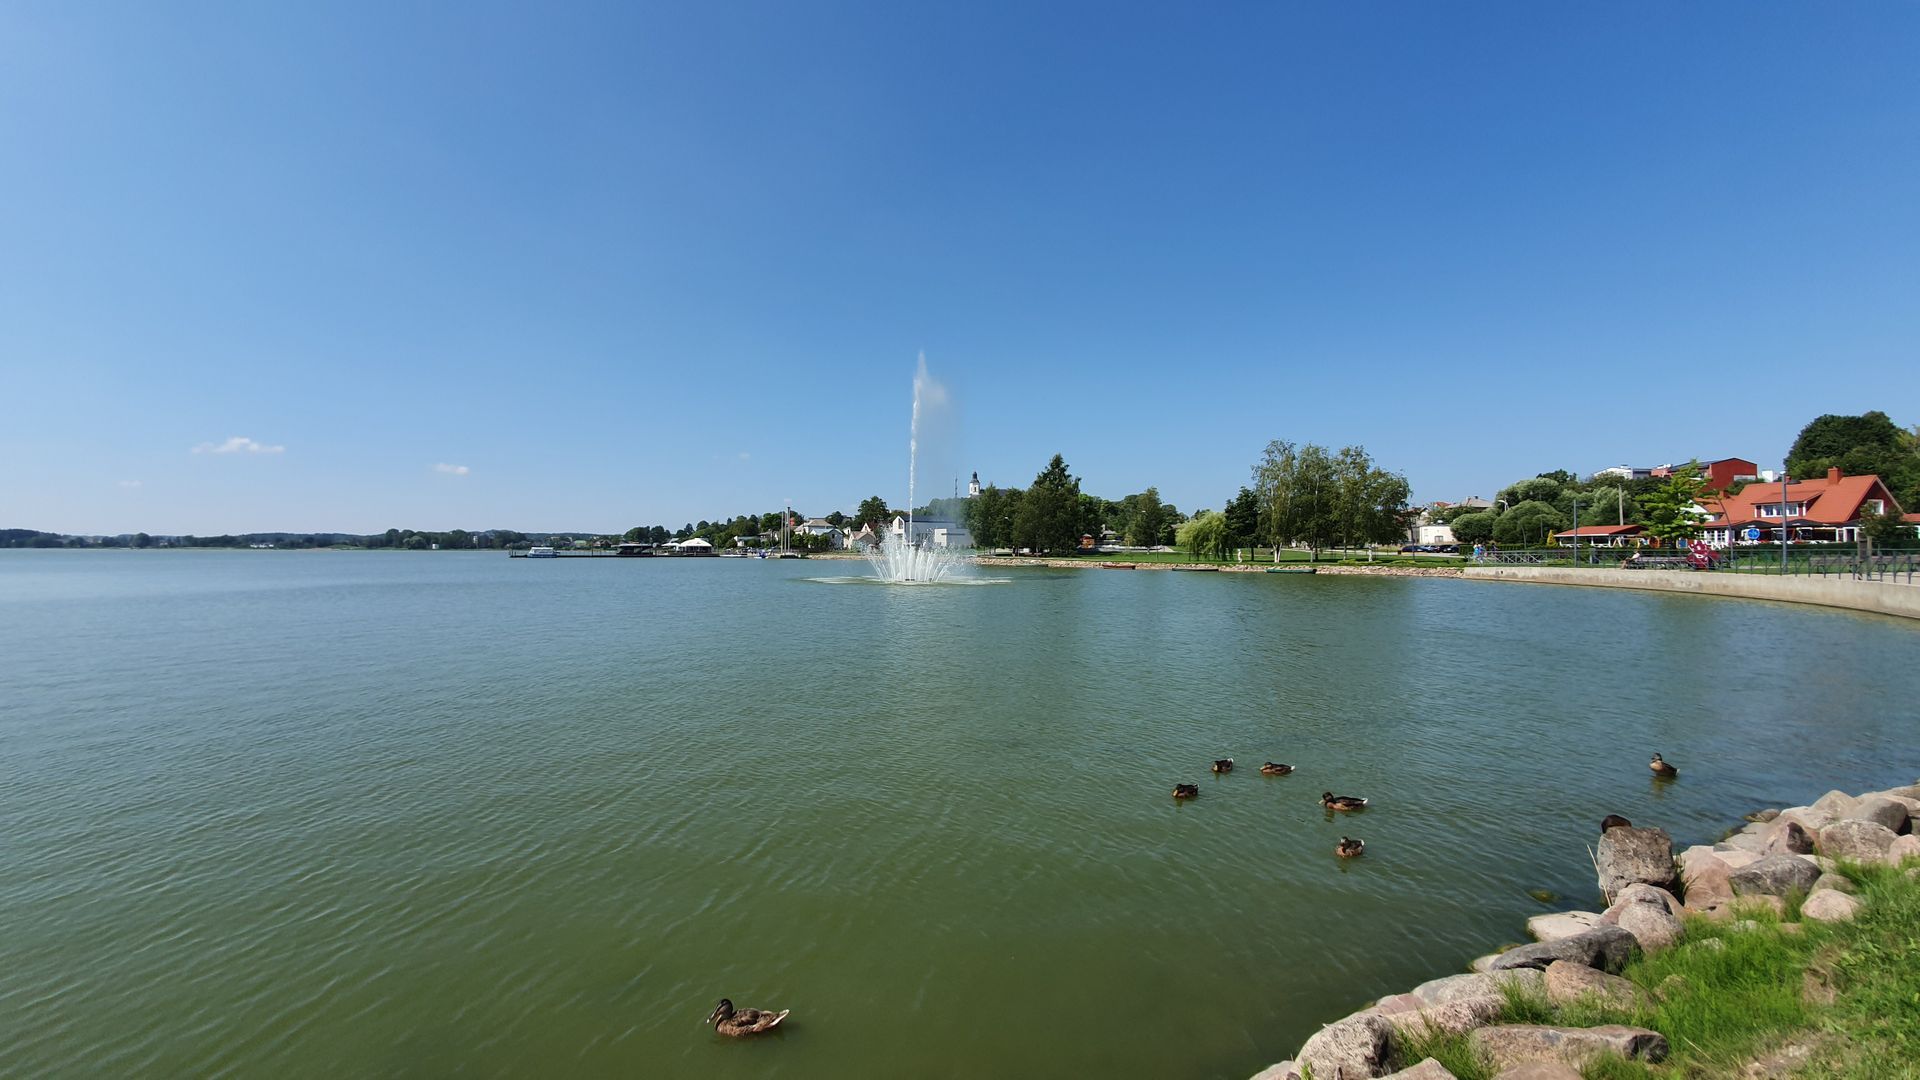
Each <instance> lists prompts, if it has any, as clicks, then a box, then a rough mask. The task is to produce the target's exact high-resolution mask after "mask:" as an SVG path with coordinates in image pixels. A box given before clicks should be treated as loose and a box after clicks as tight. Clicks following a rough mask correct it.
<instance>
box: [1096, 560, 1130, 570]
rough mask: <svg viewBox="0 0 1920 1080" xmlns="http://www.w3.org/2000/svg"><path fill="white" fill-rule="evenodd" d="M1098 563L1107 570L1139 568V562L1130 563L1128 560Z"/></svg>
mask: <svg viewBox="0 0 1920 1080" xmlns="http://www.w3.org/2000/svg"><path fill="white" fill-rule="evenodd" d="M1100 565H1101V566H1103V567H1105V568H1107V569H1108V570H1138V569H1140V564H1139V563H1130V562H1103V563H1101V564H1100Z"/></svg>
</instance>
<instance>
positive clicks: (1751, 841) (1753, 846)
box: [1713, 822, 1811, 854]
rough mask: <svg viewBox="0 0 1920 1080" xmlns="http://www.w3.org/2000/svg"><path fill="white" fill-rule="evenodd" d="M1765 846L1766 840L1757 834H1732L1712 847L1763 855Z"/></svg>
mask: <svg viewBox="0 0 1920 1080" xmlns="http://www.w3.org/2000/svg"><path fill="white" fill-rule="evenodd" d="M1789 824H1791V822H1789ZM1766 844H1767V842H1766V839H1765V838H1764V837H1762V836H1760V835H1759V834H1758V833H1744V832H1743V833H1734V834H1733V835H1732V836H1729V837H1727V838H1726V839H1725V840H1722V841H1720V842H1719V843H1717V844H1715V845H1713V850H1715V851H1751V852H1754V853H1755V854H1765V849H1766ZM1809 850H1811V849H1809Z"/></svg>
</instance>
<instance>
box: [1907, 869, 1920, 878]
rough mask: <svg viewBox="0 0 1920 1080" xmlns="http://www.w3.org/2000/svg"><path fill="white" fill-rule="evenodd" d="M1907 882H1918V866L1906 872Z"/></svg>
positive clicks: (1919, 875)
mask: <svg viewBox="0 0 1920 1080" xmlns="http://www.w3.org/2000/svg"><path fill="white" fill-rule="evenodd" d="M1907 880H1908V881H1920V866H1915V867H1913V868H1911V869H1909V870H1908V871H1907Z"/></svg>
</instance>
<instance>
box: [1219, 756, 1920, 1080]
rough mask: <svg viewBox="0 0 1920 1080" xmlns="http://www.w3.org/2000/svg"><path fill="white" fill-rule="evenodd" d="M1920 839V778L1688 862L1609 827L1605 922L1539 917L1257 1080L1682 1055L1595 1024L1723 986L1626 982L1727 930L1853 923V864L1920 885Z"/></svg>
mask: <svg viewBox="0 0 1920 1080" xmlns="http://www.w3.org/2000/svg"><path fill="white" fill-rule="evenodd" d="M1620 820H1621V821H1622V822H1624V819H1620ZM1916 830H1920V781H1917V782H1916V784H1915V785H1914V786H1909V787H1896V788H1891V789H1887V790H1869V791H1866V792H1863V793H1861V794H1860V795H1858V796H1853V795H1848V794H1847V793H1845V792H1843V791H1839V790H1834V791H1829V792H1828V793H1827V794H1825V795H1823V796H1821V797H1820V798H1819V799H1817V800H1815V801H1814V802H1813V803H1812V804H1811V805H1809V806H1795V807H1789V808H1786V809H1766V810H1758V811H1755V812H1753V813H1749V814H1747V815H1745V818H1744V824H1743V825H1742V826H1739V827H1736V828H1735V829H1734V830H1732V831H1730V832H1729V833H1728V835H1727V836H1726V838H1725V839H1723V840H1720V841H1718V842H1712V843H1703V844H1693V845H1689V846H1687V847H1685V848H1684V849H1682V850H1679V851H1678V852H1676V851H1675V844H1674V841H1673V840H1672V838H1671V837H1670V836H1669V835H1668V834H1667V832H1666V831H1665V830H1664V829H1661V828H1657V827H1646V826H1642V827H1634V826H1633V825H1632V824H1631V823H1624V824H1619V825H1617V826H1615V827H1611V828H1603V831H1602V833H1601V836H1600V838H1599V842H1598V844H1597V849H1598V850H1597V852H1591V853H1592V854H1593V856H1594V868H1595V871H1596V874H1597V876H1598V884H1599V886H1600V890H1601V893H1602V895H1603V896H1604V898H1605V899H1606V900H1607V901H1608V906H1607V908H1606V910H1605V911H1604V912H1593V911H1562V912H1555V913H1549V914H1542V915H1535V916H1533V917H1531V918H1529V919H1527V921H1526V932H1527V934H1528V935H1529V936H1530V937H1532V938H1533V939H1534V942H1533V943H1532V944H1528V945H1519V946H1515V947H1512V948H1509V949H1506V950H1504V951H1502V952H1499V953H1494V954H1490V955H1487V956H1483V957H1480V958H1479V959H1477V960H1474V961H1473V962H1472V963H1471V964H1470V965H1469V966H1468V968H1467V970H1466V971H1465V972H1464V973H1459V974H1451V975H1439V976H1436V977H1435V978H1433V979H1430V980H1428V981H1426V982H1424V983H1422V984H1420V985H1419V986H1418V987H1415V988H1414V989H1413V990H1411V991H1408V992H1404V993H1389V994H1387V995H1385V996H1383V997H1380V998H1379V999H1377V1000H1376V1001H1375V1002H1374V1003H1373V1004H1372V1005H1369V1006H1367V1007H1365V1008H1363V1009H1360V1010H1358V1011H1357V1012H1353V1013H1350V1014H1348V1015H1346V1016H1344V1017H1341V1018H1338V1019H1335V1020H1333V1021H1330V1022H1328V1023H1326V1024H1324V1025H1322V1026H1321V1028H1320V1030H1319V1031H1317V1032H1315V1033H1314V1034H1313V1035H1311V1036H1309V1037H1308V1038H1307V1040H1306V1041H1305V1042H1304V1043H1302V1044H1301V1046H1300V1048H1299V1049H1298V1050H1297V1051H1295V1053H1294V1056H1293V1057H1292V1058H1289V1059H1286V1060H1284V1061H1280V1062H1277V1063H1275V1064H1273V1065H1269V1066H1267V1067H1266V1068H1265V1069H1262V1070H1260V1071H1259V1072H1257V1073H1255V1074H1253V1076H1252V1077H1251V1078H1250V1080H1306V1078H1308V1077H1322V1076H1336V1077H1343V1078H1361V1077H1367V1078H1372V1077H1381V1078H1385V1080H1392V1078H1395V1077H1406V1078H1408V1080H1413V1078H1419V1080H1452V1078H1454V1077H1455V1073H1454V1072H1452V1071H1450V1070H1449V1069H1448V1068H1447V1067H1446V1066H1447V1065H1448V1064H1454V1065H1456V1067H1460V1066H1459V1065H1458V1062H1457V1056H1458V1055H1465V1056H1467V1057H1469V1058H1472V1059H1476V1060H1477V1062H1478V1065H1479V1067H1480V1068H1481V1069H1482V1070H1483V1071H1486V1070H1491V1071H1486V1075H1492V1074H1493V1073H1494V1072H1498V1073H1499V1075H1501V1076H1504V1075H1507V1073H1506V1072H1504V1071H1502V1070H1507V1069H1516V1070H1517V1069H1522V1068H1527V1067H1531V1068H1533V1069H1538V1070H1540V1071H1537V1072H1535V1071H1527V1072H1525V1073H1524V1075H1526V1076H1528V1077H1530V1078H1531V1077H1537V1078H1541V1080H1554V1078H1560V1077H1566V1078H1568V1080H1576V1078H1578V1077H1579V1076H1581V1075H1582V1074H1581V1072H1580V1071H1578V1068H1579V1067H1583V1066H1588V1065H1591V1064H1592V1063H1594V1062H1595V1061H1596V1060H1597V1059H1599V1058H1603V1057H1607V1056H1614V1057H1620V1058H1624V1059H1628V1060H1631V1061H1637V1062H1643V1063H1645V1064H1648V1065H1652V1064H1658V1063H1660V1062H1662V1061H1664V1060H1666V1059H1667V1058H1668V1057H1669V1055H1670V1053H1671V1052H1672V1045H1671V1044H1670V1043H1669V1038H1670V1037H1671V1038H1672V1044H1684V1042H1685V1039H1684V1038H1683V1037H1682V1036H1681V1033H1679V1032H1660V1031H1656V1030H1652V1029H1651V1028H1650V1027H1644V1026H1633V1025H1623V1024H1621V1023H1617V1022H1616V1023H1608V1024H1603V1025H1600V1026H1594V1025H1595V1016H1594V1015H1593V1011H1594V1009H1595V1008H1596V1007H1597V1008H1599V1009H1600V1010H1602V1011H1605V1010H1608V1009H1611V1010H1613V1011H1615V1012H1619V1013H1623V1014H1636V1015H1637V1016H1640V1017H1645V1016H1647V1015H1650V1014H1651V1013H1652V1012H1653V1011H1654V1010H1655V1009H1656V1007H1657V1004H1658V1003H1660V1002H1664V1001H1667V1000H1669V999H1670V997H1680V996H1683V995H1685V994H1688V993H1702V992H1704V993H1709V994H1710V993H1713V992H1715V989H1714V988H1713V987H1699V988H1696V987H1692V986H1689V985H1687V984H1686V983H1685V982H1684V978H1683V981H1682V983H1681V984H1680V985H1678V986H1675V985H1674V984H1673V978H1674V977H1672V976H1669V977H1668V979H1667V981H1664V982H1659V983H1658V984H1657V985H1645V986H1643V985H1641V984H1640V983H1636V982H1635V981H1634V980H1632V979H1629V978H1626V977H1624V973H1628V972H1630V971H1631V969H1632V968H1633V967H1634V966H1636V965H1641V964H1646V963H1647V962H1648V961H1650V960H1651V959H1653V958H1656V957H1661V956H1662V954H1665V953H1668V952H1669V951H1672V952H1674V953H1676V954H1679V955H1682V956H1684V955H1686V954H1687V953H1688V952H1689V951H1691V952H1694V953H1698V952H1700V951H1702V950H1709V949H1712V950H1717V951H1725V946H1726V945H1727V944H1728V943H1727V942H1726V941H1725V940H1723V939H1722V938H1723V937H1724V935H1725V934H1738V935H1746V934H1755V935H1757V934H1759V933H1761V932H1762V931H1763V930H1764V929H1765V928H1766V927H1768V926H1772V927H1774V928H1775V929H1774V932H1775V933H1777V934H1780V935H1786V936H1788V937H1789V938H1799V937H1802V936H1804V935H1805V934H1806V933H1807V932H1808V931H1809V930H1810V929H1812V928H1814V927H1821V926H1830V927H1837V926H1839V925H1840V924H1843V923H1851V922H1852V921H1853V920H1854V918H1855V915H1856V914H1857V913H1858V912H1860V911H1861V910H1862V908H1863V907H1864V906H1865V905H1864V903H1863V900H1864V899H1865V898H1864V897H1863V896H1861V895H1858V894H1859V893H1861V891H1862V890H1861V889H1860V888H1858V887H1857V886H1856V884H1855V883H1854V882H1852V881H1850V880H1848V879H1847V878H1846V877H1845V876H1843V875H1842V874H1840V873H1839V872H1838V871H1839V870H1840V869H1841V863H1842V862H1843V861H1844V862H1845V863H1847V864H1848V865H1849V866H1852V867H1855V868H1868V867H1891V869H1892V873H1893V874H1896V875H1897V874H1901V873H1904V875H1905V876H1906V877H1907V878H1909V879H1914V880H1920V865H1916V862H1917V861H1920V836H1917V835H1915V832H1916ZM1852 872H1853V873H1854V875H1855V876H1858V873H1859V870H1858V869H1856V870H1854V871H1852ZM1683 919H1684V921H1683ZM1643 978H1644V976H1643ZM1647 981H1648V982H1650V983H1651V982H1652V980H1651V979H1647ZM1832 1000H1833V998H1832V997H1831V996H1829V997H1828V998H1826V999H1825V1003H1829V1004H1830V1003H1831V1002H1832ZM1563 1008H1564V1009H1566V1010H1567V1013H1566V1015H1562V1013H1561V1010H1562V1009H1563ZM1543 1013H1544V1014H1545V1015H1541V1014H1543ZM1601 1019H1605V1017H1601ZM1635 1023H1636V1024H1638V1023H1650V1021H1644V1020H1636V1021H1635ZM1778 1036H1785V1037H1787V1038H1789V1039H1790V1040H1791V1041H1790V1043H1789V1045H1788V1046H1787V1047H1786V1048H1784V1049H1782V1048H1780V1047H1778V1046H1776V1045H1773V1044H1772V1043H1771V1042H1770V1039H1774V1038H1775V1037H1778ZM1824 1037H1825V1036H1823V1035H1822V1034H1821V1033H1820V1032H1819V1031H1818V1030H1817V1029H1816V1030H1810V1031H1800V1030H1793V1031H1779V1032H1771V1033H1768V1032H1762V1033H1761V1035H1760V1036H1759V1037H1755V1038H1753V1039H1752V1040H1751V1042H1752V1043H1753V1045H1752V1046H1750V1047H1749V1048H1748V1049H1747V1050H1744V1051H1742V1053H1741V1056H1742V1057H1743V1058H1744V1057H1751V1056H1753V1055H1764V1056H1762V1057H1761V1058H1760V1060H1759V1063H1763V1062H1767V1061H1768V1060H1769V1059H1774V1060H1778V1059H1783V1058H1786V1059H1791V1060H1794V1061H1796V1062H1799V1063H1804V1062H1805V1061H1807V1060H1809V1059H1810V1058H1811V1057H1812V1055H1815V1054H1817V1053H1819V1052H1820V1050H1821V1040H1822V1039H1823V1038H1824ZM1683 1052H1684V1050H1683ZM1441 1056H1447V1057H1448V1058H1449V1060H1448V1061H1447V1062H1445V1063H1443V1062H1442V1061H1441V1060H1440V1058H1441ZM1536 1063H1537V1064H1536ZM1607 1075H1612V1073H1608V1074H1607ZM1662 1075H1664V1074H1662ZM1750 1075H1761V1074H1750ZM1764 1075H1767V1076H1778V1075H1784V1073H1781V1072H1775V1071H1766V1072H1765V1073H1764Z"/></svg>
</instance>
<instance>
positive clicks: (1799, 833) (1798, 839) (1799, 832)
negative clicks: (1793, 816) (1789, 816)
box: [1760, 820, 1813, 855]
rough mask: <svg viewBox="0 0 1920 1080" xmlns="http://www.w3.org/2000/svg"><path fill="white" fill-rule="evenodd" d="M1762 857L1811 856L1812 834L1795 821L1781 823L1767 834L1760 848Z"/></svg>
mask: <svg viewBox="0 0 1920 1080" xmlns="http://www.w3.org/2000/svg"><path fill="white" fill-rule="evenodd" d="M1760 853H1761V854H1763V855H1811V854H1813V834H1812V833H1809V832H1808V831H1807V830H1806V827H1805V826H1803V825H1801V824H1800V823H1799V822H1797V821H1791V820H1789V821H1782V822H1780V823H1778V824H1777V825H1775V826H1774V828H1773V830H1772V831H1771V832H1769V833H1768V834H1767V838H1766V840H1765V841H1764V842H1763V843H1762V844H1761V846H1760Z"/></svg>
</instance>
